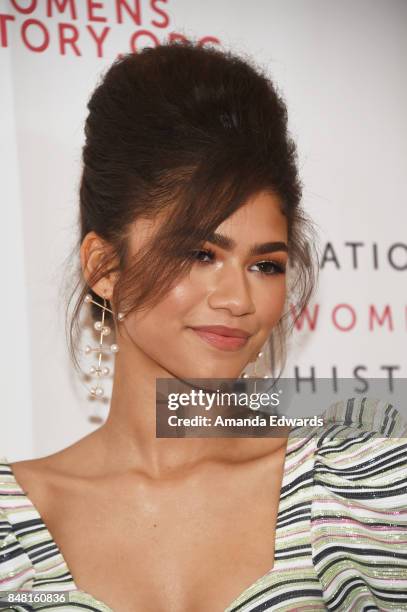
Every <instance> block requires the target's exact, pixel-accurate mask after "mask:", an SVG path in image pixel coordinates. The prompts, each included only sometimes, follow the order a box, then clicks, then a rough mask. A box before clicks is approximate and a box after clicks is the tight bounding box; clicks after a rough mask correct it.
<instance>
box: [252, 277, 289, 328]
mask: <svg viewBox="0 0 407 612" xmlns="http://www.w3.org/2000/svg"><path fill="white" fill-rule="evenodd" d="M270 284H271V285H272V286H271V287H268V288H267V289H266V288H265V289H264V290H263V291H262V292H261V295H259V296H258V300H257V312H258V315H259V317H260V318H261V321H262V323H263V325H265V326H267V327H270V326H274V325H276V324H277V323H278V321H279V320H280V318H281V316H282V314H283V312H284V305H285V301H286V293H287V291H286V281H285V276H283V277H281V278H278V279H276V281H275V282H273V283H270Z"/></svg>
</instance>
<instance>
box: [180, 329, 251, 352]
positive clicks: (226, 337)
mask: <svg viewBox="0 0 407 612" xmlns="http://www.w3.org/2000/svg"><path fill="white" fill-rule="evenodd" d="M191 329H192V330H193V331H194V332H195V333H196V334H197V335H198V336H199V337H200V338H201V339H202V340H204V341H205V342H207V343H208V344H211V345H212V346H215V347H216V348H218V349H222V350H226V351H235V350H237V349H240V348H242V347H243V346H245V344H247V342H248V339H249V337H250V335H251V334H249V333H248V332H246V331H244V330H242V329H237V328H234V327H225V326H223V325H204V326H200V327H191Z"/></svg>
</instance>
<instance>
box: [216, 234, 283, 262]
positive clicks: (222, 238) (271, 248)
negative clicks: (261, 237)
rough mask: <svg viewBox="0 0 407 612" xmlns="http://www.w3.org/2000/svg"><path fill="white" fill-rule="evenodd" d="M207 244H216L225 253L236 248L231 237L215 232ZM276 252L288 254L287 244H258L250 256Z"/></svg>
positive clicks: (254, 245)
mask: <svg viewBox="0 0 407 612" xmlns="http://www.w3.org/2000/svg"><path fill="white" fill-rule="evenodd" d="M207 242H210V243H211V244H214V245H216V246H218V247H220V248H221V249H225V251H231V250H232V249H233V248H234V247H235V246H236V241H235V240H233V238H230V236H226V235H225V234H219V233H218V232H213V234H211V235H210V236H209V237H208V238H207ZM275 251H285V252H288V246H287V243H286V242H278V241H274V242H256V243H255V244H253V245H252V246H251V247H250V249H249V256H250V257H252V256H253V255H265V254H266V253H273V252H275Z"/></svg>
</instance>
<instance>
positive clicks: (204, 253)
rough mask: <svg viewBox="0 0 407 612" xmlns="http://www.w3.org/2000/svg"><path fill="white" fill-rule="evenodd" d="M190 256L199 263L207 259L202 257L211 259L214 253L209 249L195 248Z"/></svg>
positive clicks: (205, 261)
mask: <svg viewBox="0 0 407 612" xmlns="http://www.w3.org/2000/svg"><path fill="white" fill-rule="evenodd" d="M191 257H192V258H193V259H196V260H197V261H199V262H201V263H207V262H208V260H204V259H202V257H209V261H212V260H213V258H214V257H215V253H214V252H213V251H211V250H210V249H195V250H194V251H192V252H191Z"/></svg>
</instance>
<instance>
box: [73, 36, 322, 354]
mask: <svg viewBox="0 0 407 612" xmlns="http://www.w3.org/2000/svg"><path fill="white" fill-rule="evenodd" d="M88 110H89V114H88V116H87V119H86V124H85V137H86V139H85V145H84V147H83V173H82V177H81V183H80V236H79V242H78V245H77V246H76V248H79V247H80V244H81V243H82V240H83V239H84V237H85V236H86V234H87V233H88V232H90V231H92V230H93V231H95V232H96V233H97V234H98V235H99V236H100V237H101V238H102V239H104V240H105V241H106V242H107V243H108V244H109V245H110V246H111V251H110V252H109V253H107V254H106V257H105V260H104V261H103V262H102V263H101V266H100V268H99V269H98V270H96V272H95V275H94V276H93V278H92V279H89V281H88V282H89V285H88V284H86V283H85V282H84V279H83V275H82V274H81V271H80V267H79V268H78V270H76V279H77V282H76V286H75V288H74V289H73V291H72V293H71V296H70V300H69V302H68V308H67V332H68V337H69V344H70V353H71V356H72V357H73V359H74V363H75V365H78V361H77V359H76V357H75V339H74V338H75V331H76V333H78V330H79V327H78V318H79V313H80V308H81V305H82V303H83V299H84V296H85V294H86V293H91V294H92V296H93V299H94V300H96V301H99V302H100V301H101V299H100V298H99V296H97V295H96V294H95V293H93V292H92V290H91V289H90V286H91V285H92V286H93V285H94V283H95V282H96V281H97V280H99V279H100V278H102V277H103V276H105V275H106V274H108V273H111V272H119V273H120V274H119V277H118V280H117V282H116V284H115V287H114V292H113V296H112V300H111V302H112V304H108V306H109V307H110V308H113V310H115V311H118V310H120V311H122V312H125V313H127V312H129V311H133V310H136V309H144V308H149V307H151V306H153V305H154V304H156V303H157V302H158V301H160V299H162V298H163V296H164V295H165V294H166V293H167V292H168V290H169V289H170V288H171V287H172V286H173V284H175V283H176V281H177V280H179V279H180V278H181V276H183V275H184V274H186V273H187V272H188V270H189V269H190V267H191V265H192V264H193V262H194V260H193V258H191V251H193V250H194V249H196V248H198V247H199V245H200V244H201V243H203V242H204V241H205V240H206V239H207V237H208V236H209V235H210V234H211V233H212V232H213V231H214V230H215V229H216V228H217V226H218V225H219V224H220V223H222V221H224V220H225V219H226V218H227V217H229V216H230V215H231V214H232V213H233V212H235V211H236V210H237V209H238V208H240V207H241V206H242V205H243V204H245V202H246V201H247V199H248V198H249V197H250V196H252V195H254V194H256V193H258V192H260V191H263V190H269V191H270V192H272V193H274V194H277V195H278V196H279V199H280V201H281V205H282V209H283V212H284V214H285V215H286V217H287V223H288V247H289V262H290V268H291V272H294V274H293V275H292V278H291V282H290V283H289V287H288V289H289V291H288V297H289V299H290V301H291V304H293V305H294V306H295V311H296V315H297V317H298V316H299V315H300V314H301V312H302V311H303V309H304V307H305V306H306V304H307V302H308V301H309V298H310V296H311V294H312V291H313V288H314V285H315V278H316V264H315V257H314V255H315V252H313V250H312V248H310V244H311V242H310V238H312V234H313V229H312V225H311V223H310V221H309V220H308V219H307V217H306V216H305V214H304V212H303V210H302V209H301V207H300V199H301V185H300V181H299V178H298V172H297V165H296V148H295V144H294V143H293V141H292V139H291V138H290V137H289V134H288V132H287V110H286V105H285V103H284V101H283V99H282V97H281V96H280V95H279V93H278V92H277V91H276V88H275V86H274V85H273V83H272V81H271V80H270V78H268V77H267V76H266V73H265V71H263V70H261V69H260V68H259V67H257V66H256V67H255V66H254V65H253V63H252V61H251V60H250V59H248V58H243V57H239V56H237V55H235V54H232V53H231V52H226V51H221V50H219V49H215V48H213V47H205V48H204V47H200V46H199V45H198V44H196V43H195V42H172V43H168V44H163V45H161V46H158V47H156V48H145V49H143V50H142V51H141V52H140V53H138V54H128V55H125V56H123V57H122V58H121V59H119V60H117V61H115V62H114V63H113V65H112V66H111V67H110V68H109V69H108V71H107V72H106V74H105V75H104V77H103V79H102V80H101V82H100V84H98V86H97V87H96V89H95V91H94V92H93V94H92V96H91V98H90V100H89V103H88ZM158 213H160V214H163V215H164V218H165V223H163V224H161V226H160V228H159V230H158V232H157V234H156V235H155V236H154V238H153V239H152V240H151V241H150V242H149V244H147V245H146V247H145V248H144V249H142V250H140V252H138V253H137V256H136V257H132V258H130V257H129V249H128V236H129V232H130V229H131V224H132V223H133V222H134V221H135V220H136V219H137V218H140V217H145V218H153V217H155V215H157V214H158ZM78 289H79V295H78V296H77V299H76V302H75V305H74V308H73V312H72V314H71V315H70V316H69V315H68V311H69V305H70V303H71V301H72V299H73V298H74V296H75V294H77V292H78ZM113 306H116V308H114V307H113ZM92 308H93V312H92V314H93V317H94V319H95V320H96V318H97V317H99V316H100V311H99V309H98V307H97V306H95V305H93V306H92ZM288 318H289V314H288V313H286V314H285V315H284V317H283V318H282V320H281V321H280V323H279V324H278V326H277V327H276V328H275V329H274V330H273V332H272V338H271V339H270V340H272V339H273V338H278V339H279V348H278V349H277V351H278V353H279V355H280V357H281V356H282V354H283V352H284V346H285V338H286V334H287V332H288V328H289V325H287V323H288V321H287V319H288ZM273 350H274V353H275V352H276V347H275V345H274V349H273Z"/></svg>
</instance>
